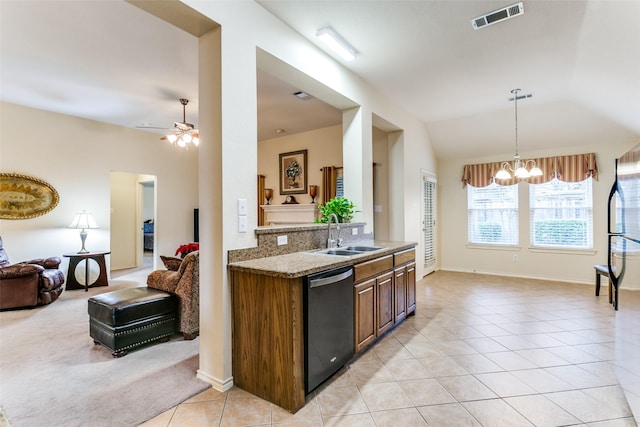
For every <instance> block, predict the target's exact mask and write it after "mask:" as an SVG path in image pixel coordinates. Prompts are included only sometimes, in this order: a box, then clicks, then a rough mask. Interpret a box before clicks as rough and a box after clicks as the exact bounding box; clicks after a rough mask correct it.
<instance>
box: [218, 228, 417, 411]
mask: <svg viewBox="0 0 640 427" xmlns="http://www.w3.org/2000/svg"><path fill="white" fill-rule="evenodd" d="M360 244H361V245H368V246H373V247H376V248H378V249H376V250H371V251H369V252H362V253H358V254H354V255H351V256H338V255H327V254H321V253H318V251H317V250H316V251H302V252H295V253H290V254H283V255H277V256H272V257H262V258H256V259H251V260H246V261H238V262H232V263H230V264H229V270H230V276H231V284H232V290H231V292H232V305H233V352H232V354H233V377H234V383H235V385H237V386H238V387H240V388H242V389H244V390H246V391H248V392H250V393H253V394H255V395H256V396H259V397H261V398H263V399H266V400H268V401H270V402H273V403H275V404H276V405H278V406H280V407H282V408H284V409H287V410H288V411H290V412H292V413H295V412H296V411H298V409H300V408H302V407H303V406H304V404H305V384H304V366H305V352H304V348H305V336H304V292H303V286H304V280H305V277H307V276H308V275H310V274H314V273H319V272H323V271H326V270H330V269H334V268H337V267H344V266H352V267H353V274H354V282H355V283H354V287H353V292H354V319H353V324H352V325H345V327H353V328H354V332H355V333H354V341H355V342H354V354H357V353H358V352H360V351H362V350H363V349H365V348H366V347H368V346H369V345H370V344H372V343H373V342H375V340H376V339H377V337H379V336H381V335H382V334H384V333H386V332H387V331H388V330H389V329H391V328H393V327H394V326H395V325H397V324H399V323H401V322H402V321H403V320H404V319H405V318H406V316H407V315H409V314H411V313H413V312H414V311H415V281H416V278H415V246H416V244H415V243H413V242H384V241H375V240H373V241H366V242H360ZM329 309H331V308H329Z"/></svg>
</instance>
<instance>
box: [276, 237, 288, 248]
mask: <svg viewBox="0 0 640 427" xmlns="http://www.w3.org/2000/svg"><path fill="white" fill-rule="evenodd" d="M286 244H287V236H286V235H284V236H278V246H282V245H286Z"/></svg>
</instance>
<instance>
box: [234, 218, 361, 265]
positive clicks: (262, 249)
mask: <svg viewBox="0 0 640 427" xmlns="http://www.w3.org/2000/svg"><path fill="white" fill-rule="evenodd" d="M364 226H365V223H364V222H356V223H346V224H340V233H339V237H340V238H341V239H342V241H343V245H344V246H347V245H349V244H352V243H357V242H362V241H367V240H373V233H368V234H364ZM334 227H335V225H333V224H332V225H331V233H332V235H333V236H334V237H335V235H336V232H335V228H334ZM353 229H356V230H357V234H355V235H354V234H353ZM255 233H256V237H257V238H258V246H257V247H255V248H246V249H232V250H230V251H229V260H228V262H230V263H232V262H238V261H248V260H251V259H256V258H266V257H270V256H276V255H285V254H290V253H294V252H302V251H310V250H313V249H321V248H326V247H327V224H306V225H290V226H265V227H258V228H257V229H256V230H255ZM279 236H287V244H286V245H278V237H279Z"/></svg>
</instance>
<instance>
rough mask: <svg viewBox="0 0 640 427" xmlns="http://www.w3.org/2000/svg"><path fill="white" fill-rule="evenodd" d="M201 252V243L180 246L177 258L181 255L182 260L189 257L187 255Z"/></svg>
mask: <svg viewBox="0 0 640 427" xmlns="http://www.w3.org/2000/svg"><path fill="white" fill-rule="evenodd" d="M199 250H200V244H199V243H187V244H186V245H180V246H179V247H178V249H177V250H176V256H178V255H180V258H184V257H186V256H187V254H190V253H191V252H194V251H199Z"/></svg>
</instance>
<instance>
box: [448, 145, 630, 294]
mask: <svg viewBox="0 0 640 427" xmlns="http://www.w3.org/2000/svg"><path fill="white" fill-rule="evenodd" d="M634 145H635V143H634V142H614V141H606V142H603V143H602V144H599V145H597V146H584V147H581V148H579V149H577V150H576V149H574V151H567V150H562V151H561V150H549V151H545V152H531V153H524V152H523V153H520V155H521V157H522V158H523V159H527V158H535V157H550V156H553V155H568V154H579V153H591V152H595V153H596V155H597V156H596V158H597V162H598V171H599V173H598V175H599V176H598V180H597V181H595V180H594V181H593V233H594V234H593V236H594V238H593V240H594V251H592V252H588V251H580V252H570V251H564V252H563V251H540V250H536V251H533V250H531V249H530V248H529V236H528V235H527V234H526V233H522V232H521V233H520V247H519V249H518V250H517V251H515V252H514V251H513V250H500V249H486V248H485V249H481V248H470V247H468V246H467V191H466V189H463V188H462V182H461V177H462V169H463V166H464V165H465V164H471V163H485V162H492V161H502V160H509V159H512V158H513V157H512V156H513V154H505V155H503V156H501V157H493V158H480V159H479V158H476V159H469V158H467V159H465V158H460V159H447V160H442V161H441V162H440V163H439V166H438V171H439V174H438V198H439V201H438V206H439V209H438V217H439V218H441V220H440V229H439V233H440V236H441V238H440V243H441V257H440V260H439V262H438V264H437V267H439V268H441V269H443V270H452V271H467V272H478V273H489V274H500V275H507V276H519V277H533V278H541V279H551V280H559V281H568V282H578V283H589V284H593V283H594V281H595V279H594V270H593V265H594V264H606V262H607V197H608V195H609V190H610V189H611V185H612V184H613V180H614V161H615V159H616V158H617V157H620V155H622V154H624V153H625V152H626V151H627V150H628V149H630V148H632V147H633V146H634ZM461 154H462V153H461ZM518 185H519V186H520V188H519V196H520V197H519V212H520V217H519V219H520V228H521V230H522V229H523V227H524V226H526V229H528V225H527V223H528V219H529V215H528V206H529V200H528V184H526V183H520V184H518ZM514 254H518V259H519V261H513V255H514Z"/></svg>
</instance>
